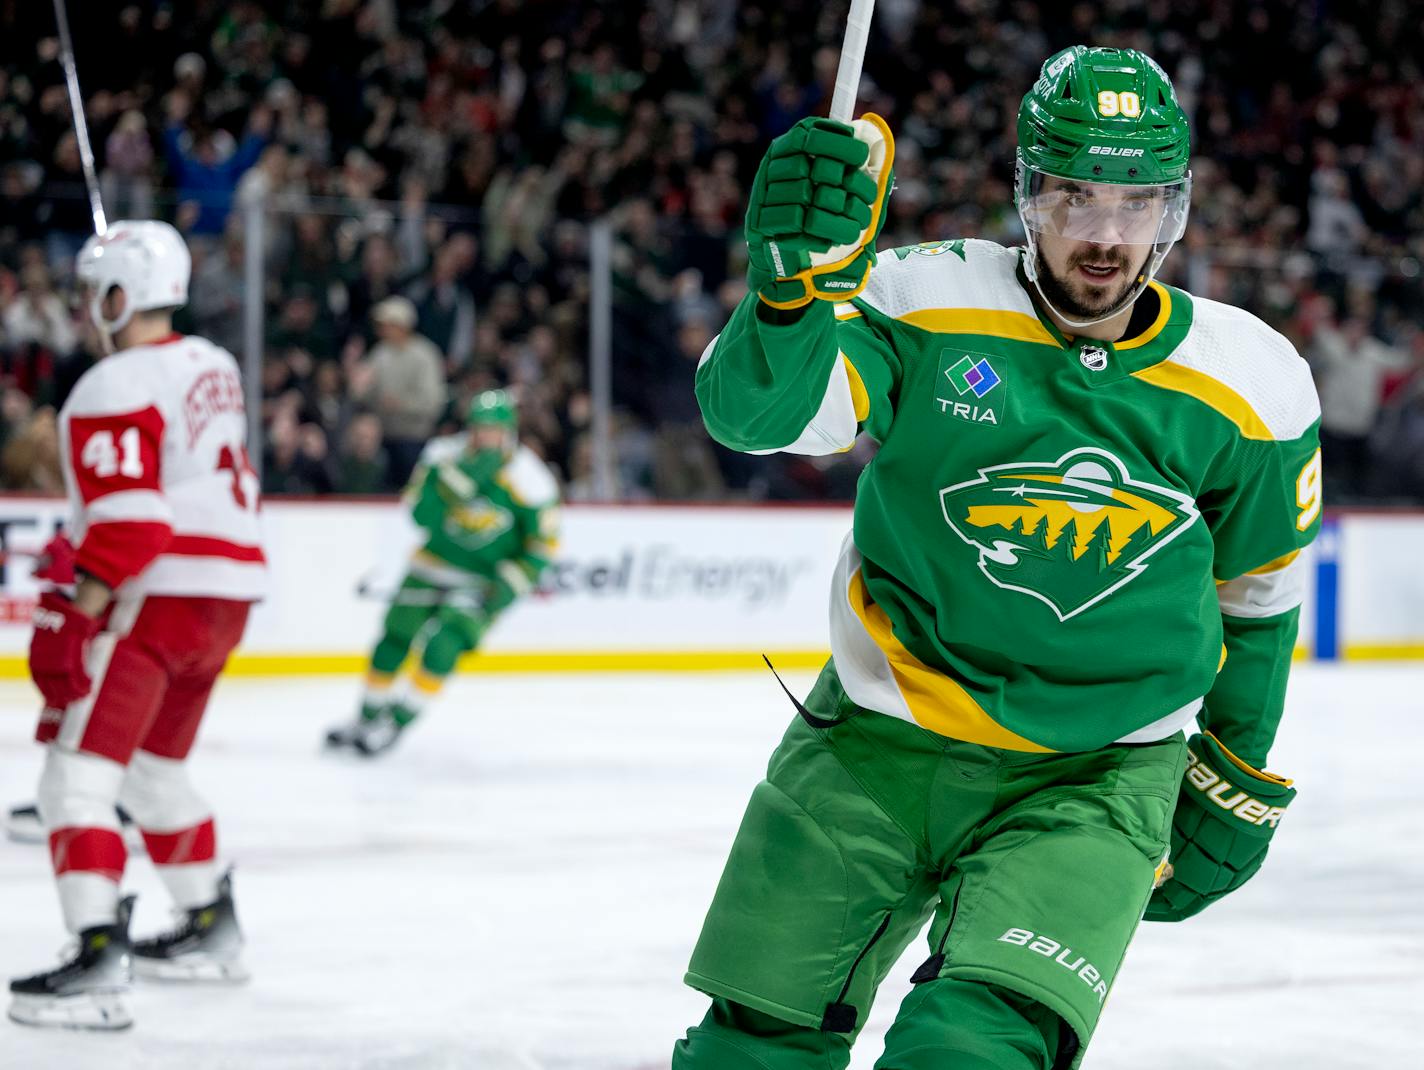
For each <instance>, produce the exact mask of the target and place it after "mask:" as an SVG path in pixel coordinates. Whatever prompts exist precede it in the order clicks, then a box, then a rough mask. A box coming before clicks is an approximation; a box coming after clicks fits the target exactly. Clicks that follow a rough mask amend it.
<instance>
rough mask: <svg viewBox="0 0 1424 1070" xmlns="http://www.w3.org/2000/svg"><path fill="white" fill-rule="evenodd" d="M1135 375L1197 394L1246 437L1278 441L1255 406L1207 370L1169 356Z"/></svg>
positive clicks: (1179, 390) (1195, 396)
mask: <svg viewBox="0 0 1424 1070" xmlns="http://www.w3.org/2000/svg"><path fill="white" fill-rule="evenodd" d="M1132 377H1133V378H1134V379H1141V380H1142V381H1143V382H1146V383H1151V384H1152V385H1153V386H1157V387H1161V388H1162V389H1163V390H1174V391H1176V392H1177V393H1179V394H1188V395H1190V396H1191V397H1194V398H1196V399H1197V400H1198V401H1200V402H1202V403H1204V404H1206V405H1208V406H1210V407H1211V408H1213V409H1215V410H1216V411H1217V412H1219V413H1221V415H1223V416H1225V417H1226V418H1227V419H1228V420H1230V421H1231V422H1232V423H1234V424H1235V425H1236V427H1237V429H1238V430H1240V432H1241V437H1243V438H1248V439H1253V440H1255V441H1258V442H1273V441H1275V437H1276V436H1275V435H1273V434H1271V429H1270V428H1269V427H1267V426H1266V421H1265V420H1262V419H1261V417H1260V416H1258V415H1257V414H1256V410H1255V409H1253V408H1251V403H1250V402H1248V401H1247V400H1246V399H1245V398H1243V397H1242V396H1241V395H1240V394H1238V393H1237V392H1236V391H1235V390H1232V389H1231V387H1229V386H1227V385H1226V384H1225V383H1223V382H1221V381H1220V380H1218V379H1213V378H1212V377H1211V376H1210V375H1207V374H1206V373H1205V372H1200V371H1197V370H1196V369H1195V368H1188V367H1187V366H1186V365H1185V364H1175V363H1173V362H1172V361H1170V360H1164V361H1163V362H1162V363H1161V364H1154V365H1152V367H1150V368H1143V369H1142V370H1141V371H1136V372H1133V373H1132Z"/></svg>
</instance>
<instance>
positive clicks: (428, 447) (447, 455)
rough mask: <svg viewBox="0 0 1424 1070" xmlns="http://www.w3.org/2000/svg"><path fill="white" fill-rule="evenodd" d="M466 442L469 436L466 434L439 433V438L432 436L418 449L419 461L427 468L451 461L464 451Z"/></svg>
mask: <svg viewBox="0 0 1424 1070" xmlns="http://www.w3.org/2000/svg"><path fill="white" fill-rule="evenodd" d="M468 444H469V438H468V436H466V435H441V436H440V437H439V438H432V439H431V440H430V441H429V442H427V443H426V444H425V447H424V448H423V449H422V450H421V451H420V463H421V464H422V465H424V466H425V467H427V468H428V467H430V466H432V465H437V464H443V463H445V462H446V461H453V460H454V459H455V458H457V457H459V456H460V454H462V453H464V452H465V447H466V446H467V445H468Z"/></svg>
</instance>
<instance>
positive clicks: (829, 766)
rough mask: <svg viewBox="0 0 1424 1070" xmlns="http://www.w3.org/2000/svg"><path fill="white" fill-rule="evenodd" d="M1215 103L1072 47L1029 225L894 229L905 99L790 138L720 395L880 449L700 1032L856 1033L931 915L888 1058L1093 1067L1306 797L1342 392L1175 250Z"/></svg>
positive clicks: (844, 445) (792, 1039)
mask: <svg viewBox="0 0 1424 1070" xmlns="http://www.w3.org/2000/svg"><path fill="white" fill-rule="evenodd" d="M1188 140H1189V137H1188V120H1187V117H1186V115H1185V114H1184V113H1183V112H1182V110H1181V108H1180V106H1179V105H1178V103H1177V100H1176V96H1175V94H1174V91H1173V89H1172V86H1171V83H1170V81H1169V79H1168V78H1167V76H1166V74H1165V73H1164V72H1163V71H1162V70H1161V68H1160V67H1158V66H1157V64H1156V63H1154V62H1153V61H1152V60H1151V59H1150V58H1148V57H1147V56H1145V55H1143V54H1142V53H1140V52H1136V51H1132V50H1118V49H1105V48H1086V47H1082V46H1078V47H1075V48H1071V49H1068V50H1066V51H1064V52H1061V53H1059V54H1057V55H1055V56H1053V57H1052V58H1051V59H1049V60H1048V61H1047V62H1046V63H1045V64H1044V66H1043V69H1042V71H1041V73H1040V76H1039V79H1038V81H1037V82H1036V83H1035V84H1034V86H1033V87H1032V89H1031V90H1030V91H1029V93H1028V94H1027V95H1026V96H1025V98H1024V100H1023V103H1022V105H1021V108H1020V111H1019V120H1018V154H1017V180H1016V194H1015V201H1016V205H1017V208H1018V213H1019V218H1020V220H1021V221H1022V224H1023V227H1024V232H1025V236H1026V241H1025V245H1024V247H1022V248H1013V249H1010V248H1004V247H1001V246H999V245H996V244H993V243H991V242H987V241H979V240H948V241H935V242H928V243H924V244H921V245H918V246H913V247H909V248H904V249H897V250H895V251H893V252H891V253H886V254H884V255H881V256H880V257H879V258H878V260H877V256H876V254H875V251H874V242H875V238H876V235H877V234H878V232H879V229H880V226H881V224H882V221H883V219H884V213H885V202H886V198H887V196H888V192H889V189H890V188H891V186H892V184H893V183H892V179H891V173H892V169H893V165H894V144H893V140H892V138H891V136H890V131H889V130H888V128H887V127H886V126H885V124H884V123H883V121H881V120H880V119H878V118H877V117H875V116H866V117H864V118H863V119H861V120H858V121H857V122H856V123H854V124H850V125H846V124H841V123H836V122H832V121H830V120H824V119H808V120H803V121H802V122H801V123H798V124H797V125H796V126H795V127H793V129H792V130H791V131H790V132H788V133H787V134H785V135H783V136H782V137H780V138H778V139H776V140H775V141H774V142H772V145H771V148H770V149H769V151H768V153H767V156H766V158H765V160H764V161H763V163H762V167H761V170H760V171H759V172H758V175H757V178H756V181H755V182H754V184H753V189H752V193H751V197H750V204H749V207H748V212H747V221H746V234H747V241H748V247H749V254H750V257H749V269H748V277H749V283H750V289H751V293H749V294H748V296H747V297H746V298H745V299H744V300H743V301H742V302H741V304H739V305H738V306H737V308H736V310H735V311H734V312H733V314H732V316H731V319H730V321H729V322H728V324H727V325H726V327H725V328H724V329H723V331H722V333H721V334H720V335H719V336H718V338H717V339H716V340H715V341H714V342H713V344H712V345H711V346H709V347H708V350H707V352H706V354H704V356H703V360H702V364H701V366H700V368H699V370H698V375H697V396H698V399H699V402H700V404H701V407H702V412H703V416H704V419H705V422H706V424H707V427H708V429H709V431H710V432H711V433H712V435H713V437H714V438H716V439H717V440H718V441H720V442H722V443H724V444H725V445H727V446H730V447H732V448H734V449H738V450H743V451H746V452H757V453H767V452H775V451H778V450H781V451H788V452H792V453H805V454H827V453H832V452H836V451H840V450H845V449H848V448H849V447H850V445H851V443H852V442H853V441H854V439H855V438H856V436H857V434H859V433H860V432H861V431H864V432H866V433H868V434H870V435H871V436H872V437H873V438H874V439H875V440H876V441H877V442H879V444H880V449H879V451H878V453H877V455H876V456H875V458H874V459H873V460H872V461H871V462H870V464H869V465H868V466H867V467H866V469H865V471H864V472H863V473H862V475H861V477H860V482H859V487H858V491H857V496H856V503H855V518H854V530H853V532H852V534H851V535H850V536H849V537H848V538H847V539H846V542H845V545H844V548H843V551H842V554H841V559H840V564H839V567H838V568H837V571H836V574H835V577H834V580H833V591H832V599H831V620H830V638H831V649H832V653H833V656H832V658H831V660H830V662H828V663H827V665H826V667H825V669H824V670H823V672H822V673H821V677H820V679H819V681H818V682H817V684H816V686H815V688H814V689H813V691H812V693H811V695H810V697H809V698H808V699H807V700H806V703H805V705H804V706H801V707H799V714H800V715H799V716H798V717H797V718H795V719H793V721H792V724H791V727H790V728H789V730H788V731H787V733H786V737H785V739H784V741H783V743H782V745H781V747H780V748H779V749H778V750H777V751H776V753H775V754H774V755H773V756H772V759H771V764H770V768H769V770H768V774H767V778H766V780H764V781H763V782H762V783H761V784H760V785H759V786H758V787H757V788H756V790H755V791H754V792H753V794H752V798H751V801H750V803H749V805H748V808H747V811H746V815H745V817H744V819H743V822H742V826H741V829H740V831H739V833H738V835H737V838H736V841H735V842H734V844H733V846H732V850H731V855H730V858H729V860H728V863H727V866H726V869H725V871H724V873H723V876H722V880H721V882H720V884H719V886H718V889H717V893H716V896H715V897H714V900H713V903H712V906H711V909H710V911H709V913H708V916H707V920H706V922H705V924H704V928H703V931H702V936H701V939H700V940H699V941H698V944H697V947H696V949H695V951H694V952H693V956H692V962H691V966H690V968H689V971H688V975H687V980H688V983H689V984H691V985H693V986H694V987H696V988H698V989H700V990H702V991H703V992H705V993H707V994H708V995H710V996H711V997H712V999H713V1002H712V1007H711V1009H710V1010H709V1012H708V1014H707V1016H706V1018H705V1019H704V1021H703V1022H702V1023H701V1025H699V1026H697V1027H695V1028H693V1029H691V1030H690V1031H689V1032H688V1035H687V1037H686V1039H684V1040H682V1041H680V1042H679V1043H678V1044H677V1046H676V1050H675V1054H674V1058H673V1065H674V1067H675V1068H676V1070H690V1068H694V1067H697V1068H716V1070H728V1068H732V1067H749V1068H750V1067H757V1068H761V1070H768V1068H774V1070H790V1068H807V1070H809V1068H811V1067H815V1068H816V1070H826V1068H829V1067H840V1066H844V1065H845V1064H846V1063H847V1061H848V1060H849V1052H850V1045H851V1043H852V1042H853V1041H854V1038H855V1036H856V1035H857V1032H858V1030H859V1029H860V1028H861V1027H862V1026H863V1025H864V1023H865V1020H866V1018H867V1015H868V1012H869V1009H870V1005H871V1002H872V1000H873V998H874V995H875V992H876V989H877V988H878V986H879V985H880V983H881V981H882V980H883V979H884V977H885V976H886V974H887V973H888V971H889V969H890V967H891V965H892V964H893V963H894V962H895V961H896V960H897V959H898V958H899V956H900V955H901V953H902V952H903V951H904V949H905V948H906V946H907V945H908V943H909V941H910V940H911V939H913V937H914V935H915V934H916V933H917V932H919V931H920V928H921V927H922V926H923V924H924V923H925V921H926V920H927V919H931V918H932V919H933V922H932V924H931V926H930V931H929V933H930V946H929V948H928V951H927V957H926V958H925V960H924V962H923V964H922V965H921V966H920V967H919V969H918V970H917V971H916V972H915V974H914V978H913V979H914V982H915V985H914V989H913V991H912V993H911V995H910V996H909V997H908V998H907V1000H906V1002H905V1003H904V1004H903V1006H902V1007H901V1009H900V1012H899V1015H898V1017H897V1018H896V1022H895V1024H894V1026H893V1027H892V1028H891V1030H890V1033H889V1035H888V1036H887V1039H886V1054H885V1056H884V1058H883V1059H882V1060H881V1061H880V1062H878V1063H877V1064H876V1065H877V1066H878V1067H882V1068H885V1070H889V1068H893V1070H930V1068H934V1070H943V1068H949V1067H953V1068H954V1070H1051V1068H1052V1070H1057V1068H1063V1067H1071V1066H1076V1065H1077V1064H1078V1062H1079V1061H1080V1060H1081V1059H1082V1057H1083V1053H1084V1051H1085V1050H1086V1048H1087V1045H1088V1042H1089V1040H1090V1038H1091V1036H1092V1033H1093V1030H1094V1028H1095V1027H1096V1025H1097V1022H1098V1017H1099V1014H1100V1011H1101V1008H1102V1006H1103V1003H1104V1001H1105V1000H1106V998H1107V995H1108V992H1109V990H1110V989H1111V987H1112V984H1113V982H1114V980H1115V978H1116V975H1117V972H1118V968H1119V966H1120V964H1121V962H1122V959H1123V955H1124V954H1125V952H1126V949H1127V946H1128V943H1129V942H1130V940H1131V938H1132V935H1133V933H1134V931H1135V929H1136V927H1137V925H1138V923H1139V921H1140V920H1141V919H1142V918H1143V916H1144V913H1145V915H1146V917H1147V918H1149V919H1154V920H1180V919H1182V918H1185V917H1187V916H1189V915H1191V914H1194V913H1196V912H1197V911H1199V910H1201V909H1203V908H1204V907H1205V906H1206V905H1208V904H1209V903H1211V902H1213V901H1215V900H1216V899H1218V898H1220V897H1221V896H1222V895H1225V894H1227V893H1228V892H1230V891H1232V890H1234V889H1235V888H1237V887H1239V886H1240V885H1241V884H1242V883H1244V882H1245V880H1246V879H1247V878H1249V877H1250V876H1251V875H1252V874H1253V873H1254V872H1255V871H1256V869H1257V868H1258V867H1259V866H1260V865H1261V862H1262V860H1263V858H1264V856H1265V852H1266V846H1267V844H1268V842H1269V839H1270V837H1271V834H1272V833H1273V832H1274V831H1275V829H1276V827H1277V825H1278V824H1279V822H1280V820H1281V818H1282V815H1283V813H1284V811H1285V808H1286V806H1287V805H1288V804H1289V802H1290V800H1291V798H1292V797H1293V796H1294V790H1293V789H1292V788H1291V787H1290V782H1289V781H1286V780H1283V779H1281V778H1279V777H1277V776H1275V775H1273V774H1270V773H1266V772H1263V771H1262V768H1263V766H1264V764H1265V762H1266V758H1267V754H1268V752H1269V750H1270V747H1271V744H1272V741H1273V740H1274V738H1275V734H1276V728H1277V724H1278V722H1279V720H1280V717H1281V712H1282V708H1283V702H1284V695H1285V684H1286V677H1287V674H1288V671H1289V665H1290V660H1291V655H1292V651H1293V649H1294V646H1295V639H1296V630H1297V618H1298V615H1299V606H1300V602H1301V597H1302V590H1303V568H1304V565H1303V562H1302V560H1301V558H1300V552H1301V550H1302V549H1303V548H1304V547H1305V546H1306V545H1307V544H1308V543H1309V542H1310V541H1311V539H1312V538H1313V537H1314V535H1315V533H1316V530H1317V528H1318V525H1319V521H1320V511H1321V498H1320V457H1319V450H1318V439H1317V424H1318V418H1319V404H1318V401H1317V399H1316V395H1315V390H1314V387H1313V385H1312V382H1311V377H1310V374H1309V371H1308V370H1307V367H1306V365H1305V363H1304V361H1302V360H1301V359H1300V358H1299V357H1298V356H1297V354H1296V353H1295V352H1294V350H1293V349H1292V347H1291V345H1290V343H1289V342H1287V341H1286V339H1285V338H1283V337H1282V336H1281V335H1279V334H1277V333H1276V332H1275V331H1273V330H1271V329H1270V328H1268V327H1267V326H1266V325H1265V324H1264V323H1262V322H1261V321H1260V320H1258V319H1256V318H1255V317H1254V316H1252V315H1250V314H1248V313H1246V312H1243V311H1241V310H1239V309H1236V308H1232V307H1229V306H1227V305H1223V304H1220V303H1218V302H1216V301H1210V300H1206V299H1203V298H1198V297H1194V296H1192V295H1190V294H1188V293H1186V292H1184V291H1182V290H1179V289H1175V288H1173V287H1170V286H1165V285H1163V284H1161V283H1159V282H1157V281H1156V279H1155V275H1156V273H1157V271H1158V269H1159V268H1160V266H1161V264H1162V262H1163V260H1164V258H1165V257H1166V256H1167V254H1168V252H1169V251H1170V249H1171V247H1172V245H1173V243H1174V242H1176V241H1177V239H1179V238H1180V237H1181V236H1182V234H1183V232H1184V230H1185V226H1186V220H1187V209H1188V204H1189V200H1190V194H1191V176H1190V171H1189V168H1188V148H1189V145H1188ZM1194 721H1195V722H1197V723H1198V724H1199V725H1200V727H1201V729H1202V731H1201V732H1199V733H1197V734H1196V735H1194V736H1193V737H1192V738H1191V740H1190V741H1188V740H1187V739H1186V738H1185V737H1184V734H1183V733H1184V730H1186V729H1189V728H1190V727H1191V726H1192V725H1193V722H1194ZM1169 847H1170V859H1171V860H1170V863H1169V862H1168V853H1169Z"/></svg>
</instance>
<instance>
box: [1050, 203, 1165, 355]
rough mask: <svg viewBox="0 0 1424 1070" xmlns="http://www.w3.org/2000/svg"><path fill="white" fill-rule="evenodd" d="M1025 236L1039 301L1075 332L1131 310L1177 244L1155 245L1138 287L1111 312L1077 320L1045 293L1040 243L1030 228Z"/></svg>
mask: <svg viewBox="0 0 1424 1070" xmlns="http://www.w3.org/2000/svg"><path fill="white" fill-rule="evenodd" d="M1024 236H1025V237H1026V238H1027V240H1028V256H1027V257H1025V258H1024V274H1025V275H1027V276H1028V280H1029V282H1031V283H1033V288H1034V289H1035V290H1037V291H1038V296H1039V299H1040V300H1041V301H1042V302H1043V303H1044V304H1045V305H1047V306H1048V310H1049V311H1050V312H1052V313H1053V314H1054V315H1055V316H1057V317H1058V319H1059V320H1061V321H1062V322H1063V323H1065V324H1067V325H1068V326H1069V327H1072V328H1074V329H1075V330H1081V329H1082V328H1084V327H1095V326H1097V325H1098V324H1099V323H1106V322H1107V321H1108V320H1110V319H1112V318H1113V317H1114V316H1116V315H1118V314H1119V313H1121V312H1122V311H1123V310H1124V309H1128V308H1131V307H1132V303H1133V302H1134V301H1136V300H1137V299H1138V298H1139V297H1141V296H1142V294H1143V293H1144V292H1145V291H1146V289H1147V284H1148V283H1150V282H1151V281H1152V280H1153V279H1154V278H1156V277H1157V271H1158V269H1159V268H1161V266H1162V261H1163V260H1166V259H1167V254H1168V253H1169V252H1171V251H1172V246H1173V245H1175V244H1176V243H1175V242H1167V243H1166V244H1165V245H1154V246H1153V247H1152V255H1151V256H1150V257H1149V258H1148V260H1147V269H1146V270H1145V271H1143V273H1142V274H1141V275H1139V276H1137V283H1136V285H1134V286H1133V288H1132V289H1131V290H1129V291H1128V293H1127V296H1126V297H1124V298H1123V299H1122V300H1121V301H1119V302H1118V303H1117V304H1116V305H1114V306H1113V308H1112V310H1111V311H1109V312H1105V313H1103V315H1101V316H1099V317H1098V318H1097V319H1091V320H1076V319H1073V317H1071V316H1069V315H1067V314H1066V313H1064V312H1063V310H1062V309H1060V308H1059V307H1058V306H1057V305H1055V304H1054V303H1053V302H1052V301H1050V300H1049V299H1048V295H1047V294H1046V293H1044V292H1043V284H1042V283H1041V282H1039V280H1038V243H1037V242H1036V241H1034V238H1033V231H1032V230H1030V229H1029V228H1028V227H1024Z"/></svg>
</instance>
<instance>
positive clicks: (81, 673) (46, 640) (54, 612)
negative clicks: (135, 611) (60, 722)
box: [30, 591, 99, 709]
mask: <svg viewBox="0 0 1424 1070" xmlns="http://www.w3.org/2000/svg"><path fill="white" fill-rule="evenodd" d="M34 625H35V630H34V634H33V635H32V636H31V637H30V676H31V677H33V678H34V681H35V686H36V687H38V688H39V689H40V694H41V695H43V696H44V700H45V705H46V706H48V707H51V708H54V709H63V708H64V707H65V706H68V705H69V704H70V703H71V702H74V701H75V700H77V699H81V698H83V697H84V696H85V695H87V694H89V689H90V688H91V687H93V686H94V684H93V681H92V680H90V679H89V674H88V672H86V671H85V669H84V651H85V648H86V647H87V646H88V645H89V640H90V639H92V638H94V635H95V633H96V632H98V630H99V622H98V621H97V620H95V619H94V618H93V617H90V616H86V615H85V614H83V613H81V612H80V611H79V609H78V608H77V607H76V606H75V605H74V603H73V602H71V601H70V600H69V599H68V598H66V597H64V596H63V595H61V594H57V593H55V592H53V591H50V592H47V593H45V594H43V595H41V596H40V604H39V605H38V606H36V607H35V613H34Z"/></svg>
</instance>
